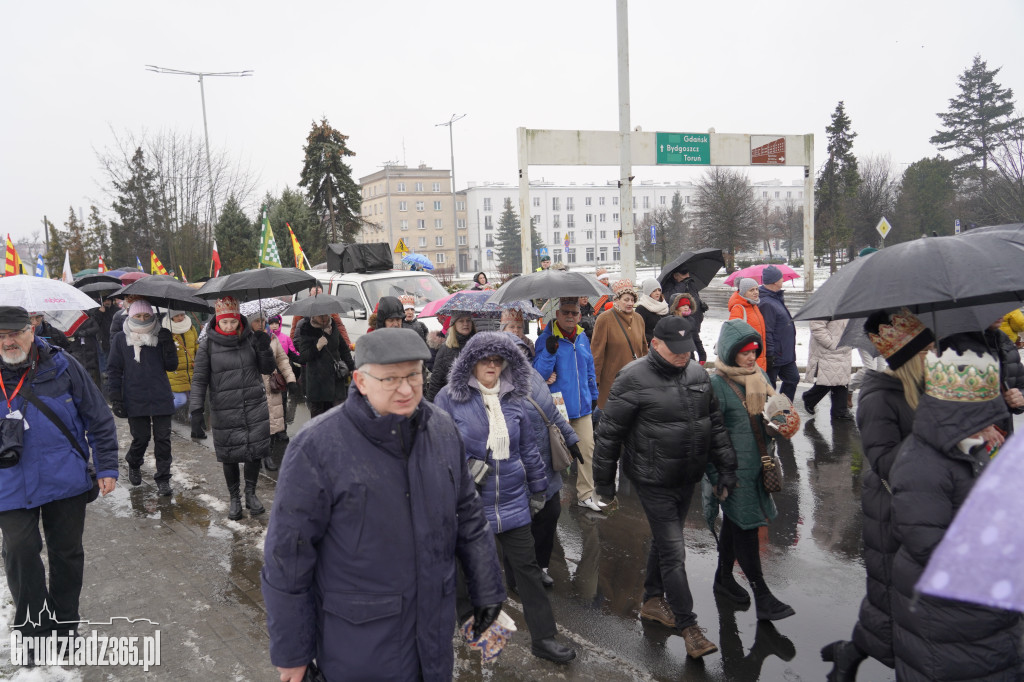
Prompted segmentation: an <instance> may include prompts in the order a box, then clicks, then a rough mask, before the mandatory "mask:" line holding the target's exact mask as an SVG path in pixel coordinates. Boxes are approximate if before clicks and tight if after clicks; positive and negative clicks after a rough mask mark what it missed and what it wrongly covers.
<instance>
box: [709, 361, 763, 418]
mask: <svg viewBox="0 0 1024 682" xmlns="http://www.w3.org/2000/svg"><path fill="white" fill-rule="evenodd" d="M715 365H716V366H715V371H716V372H717V373H719V374H721V375H722V376H724V377H725V378H726V379H728V380H730V381H734V382H736V383H737V384H739V385H740V386H743V388H744V393H745V395H746V396H747V399H746V400H744V401H743V404H744V406H746V408H747V414H750V415H755V414H761V412H762V411H763V410H764V404H765V402H766V401H767V400H768V396H771V395H775V389H773V388H772V387H771V385H770V384H769V383H768V381H767V380H766V379H765V378H764V375H763V374H762V373H761V370H760V369H759V368H758V367H757V365H754V366H753V367H751V368H750V369H743V368H742V367H731V366H729V365H726V364H725V363H724V362H722V359H721V358H719V359H718V362H716V363H715Z"/></svg>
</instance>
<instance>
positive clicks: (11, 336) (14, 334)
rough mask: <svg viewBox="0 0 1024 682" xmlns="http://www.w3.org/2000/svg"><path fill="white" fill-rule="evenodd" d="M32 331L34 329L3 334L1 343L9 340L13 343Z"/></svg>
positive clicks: (0, 339)
mask: <svg viewBox="0 0 1024 682" xmlns="http://www.w3.org/2000/svg"><path fill="white" fill-rule="evenodd" d="M31 329H32V327H25V328H24V329H18V330H16V331H13V332H6V333H3V334H0V343H3V342H4V341H7V340H8V339H10V340H12V341H13V340H14V339H16V338H18V337H19V336H21V335H22V334H24V333H25V332H27V331H30V330H31Z"/></svg>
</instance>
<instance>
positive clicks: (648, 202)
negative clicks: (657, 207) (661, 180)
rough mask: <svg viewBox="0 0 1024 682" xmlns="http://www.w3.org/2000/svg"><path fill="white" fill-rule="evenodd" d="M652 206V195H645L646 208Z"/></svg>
mask: <svg viewBox="0 0 1024 682" xmlns="http://www.w3.org/2000/svg"><path fill="white" fill-rule="evenodd" d="M650 207H651V198H650V197H644V208H650Z"/></svg>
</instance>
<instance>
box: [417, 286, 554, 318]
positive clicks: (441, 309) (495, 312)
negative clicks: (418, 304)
mask: <svg viewBox="0 0 1024 682" xmlns="http://www.w3.org/2000/svg"><path fill="white" fill-rule="evenodd" d="M491 294H492V292H490V291H456V292H455V293H454V294H452V295H451V296H447V297H445V298H442V299H439V300H437V301H432V302H431V303H428V304H427V305H425V306H424V307H423V310H422V312H420V317H433V316H435V315H436V316H443V315H451V314H453V313H456V312H460V313H470V314H471V315H472V316H473V317H477V318H492V319H498V318H500V317H501V313H502V311H504V310H518V311H520V312H521V313H522V314H523V318H524V319H527V320H536V319H537V318H539V317H540V316H541V312H540V310H538V309H537V308H536V307H535V306H534V305H533V304H531V303H530V302H529V301H509V302H508V303H488V302H487V299H488V298H490V297H491Z"/></svg>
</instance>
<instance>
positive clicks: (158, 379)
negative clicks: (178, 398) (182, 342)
mask: <svg viewBox="0 0 1024 682" xmlns="http://www.w3.org/2000/svg"><path fill="white" fill-rule="evenodd" d="M157 339H158V341H157V345H155V346H143V347H142V349H141V351H140V353H139V358H141V360H140V361H139V362H136V361H135V347H134V346H129V345H128V340H127V338H125V333H124V332H118V333H116V334H114V338H113V339H112V340H111V343H110V357H109V358H107V393H108V395H109V396H110V399H111V400H120V401H121V402H123V403H124V407H125V409H126V410H128V416H129V417H153V416H161V415H169V414H174V394H173V393H171V382H170V381H169V380H168V379H167V373H168V372H173V371H174V370H176V369H177V368H178V350H177V348H175V347H174V339H173V338H172V337H171V332H170V331H169V330H167V329H162V328H161V329H160V331H159V333H158V334H157Z"/></svg>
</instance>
